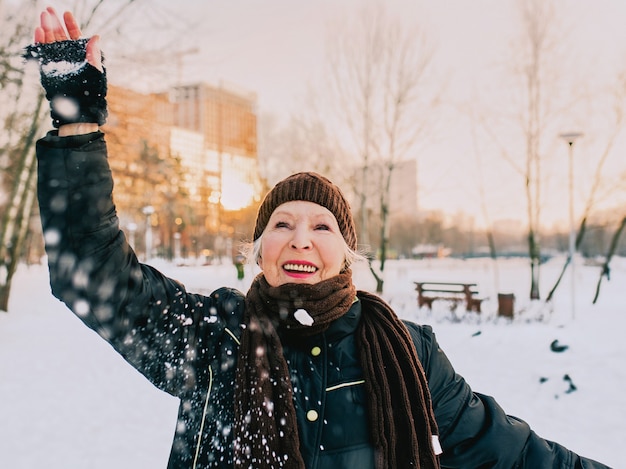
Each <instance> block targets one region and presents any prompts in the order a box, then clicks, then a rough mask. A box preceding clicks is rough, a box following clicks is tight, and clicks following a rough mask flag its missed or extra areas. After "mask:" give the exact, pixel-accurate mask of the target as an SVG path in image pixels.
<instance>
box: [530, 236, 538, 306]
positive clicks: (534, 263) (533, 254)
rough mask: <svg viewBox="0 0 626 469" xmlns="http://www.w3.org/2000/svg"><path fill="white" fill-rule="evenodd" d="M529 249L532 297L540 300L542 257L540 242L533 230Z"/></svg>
mask: <svg viewBox="0 0 626 469" xmlns="http://www.w3.org/2000/svg"><path fill="white" fill-rule="evenodd" d="M528 251H529V255H530V299H531V300H538V299H539V298H540V297H541V296H540V294H539V269H540V263H541V257H540V255H539V244H538V243H537V240H536V238H535V233H534V232H533V231H529V232H528Z"/></svg>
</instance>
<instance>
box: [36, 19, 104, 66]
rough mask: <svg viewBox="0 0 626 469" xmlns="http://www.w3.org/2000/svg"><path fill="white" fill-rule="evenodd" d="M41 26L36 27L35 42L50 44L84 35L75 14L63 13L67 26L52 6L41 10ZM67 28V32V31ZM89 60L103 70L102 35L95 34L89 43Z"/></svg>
mask: <svg viewBox="0 0 626 469" xmlns="http://www.w3.org/2000/svg"><path fill="white" fill-rule="evenodd" d="M40 21H41V22H40V26H38V27H37V28H35V42H36V43H39V44H48V43H50V42H55V41H67V40H68V39H79V38H80V37H81V35H82V32H81V31H80V26H78V23H77V22H76V18H74V15H73V14H72V13H71V12H69V11H66V12H65V13H64V14H63V21H64V22H65V27H63V24H61V20H60V19H59V16H58V15H57V12H56V11H55V10H54V8H52V7H48V8H46V9H45V10H44V11H42V12H41V18H40ZM66 29H67V32H66ZM86 58H87V62H89V63H90V64H91V65H92V66H94V67H95V68H97V69H98V70H100V71H102V70H103V69H102V54H101V52H100V36H98V35H95V36H93V37H92V38H91V39H90V40H89V42H88V43H87V56H86Z"/></svg>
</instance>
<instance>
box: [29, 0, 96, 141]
mask: <svg viewBox="0 0 626 469" xmlns="http://www.w3.org/2000/svg"><path fill="white" fill-rule="evenodd" d="M63 22H64V23H65V25H64V24H63V23H62V22H61V20H60V19H59V16H58V15H57V13H56V11H55V10H54V8H52V7H48V8H46V10H44V11H43V12H42V13H41V15H40V24H39V26H38V27H37V28H35V44H53V43H60V42H62V41H75V40H78V39H80V37H81V35H82V33H81V30H80V27H79V26H78V23H77V22H76V19H75V18H74V15H73V14H72V13H71V12H69V11H67V12H65V13H64V14H63ZM99 41H100V37H99V36H93V37H92V38H91V39H89V40H88V41H87V43H86V45H83V47H85V49H83V50H84V54H85V55H84V56H83V59H82V60H84V61H86V62H87V63H88V64H89V65H90V66H91V70H92V71H93V72H89V71H87V72H86V73H84V74H83V75H82V78H80V79H79V80H78V81H76V80H74V81H72V75H73V73H71V72H70V73H68V74H67V75H66V77H67V78H64V77H62V73H60V72H59V71H58V70H61V69H60V68H59V69H58V70H52V71H51V72H50V71H49V70H48V72H44V70H43V68H42V85H43V86H44V88H45V89H46V97H47V98H48V99H49V100H50V104H51V116H52V119H53V125H55V127H58V129H59V136H61V137H65V136H69V135H80V134H86V133H91V132H96V131H97V130H98V128H99V124H103V123H104V121H105V119H106V114H107V111H106V99H105V96H106V76H105V72H104V67H103V64H102V53H101V50H100V44H99ZM60 46H61V45H60ZM64 47H65V46H61V49H55V50H61V51H66V50H67V54H70V51H69V48H68V49H64ZM68 47H69V46H68ZM39 51H40V53H41V49H40V50H39ZM57 54H58V52H57ZM62 54H63V52H61V53H60V55H58V56H57V58H56V60H61V62H59V63H61V64H62V63H63V62H62V60H63V55H62ZM71 57H72V55H68V56H67V58H66V59H65V60H69V61H70V62H71V61H72V60H73V58H71ZM44 60H45V59H44ZM49 60H50V59H49ZM83 63H84V62H83ZM77 66H79V64H78V65H77ZM87 67H88V68H89V66H87ZM44 75H45V76H44ZM74 75H75V73H74ZM82 88H85V89H84V90H83V89H82ZM90 96H93V97H91V98H90ZM70 101H71V103H72V104H71V105H72V106H73V107H71V108H68V109H69V110H70V112H65V111H64V110H63V108H62V105H63V103H65V104H66V106H67V102H70Z"/></svg>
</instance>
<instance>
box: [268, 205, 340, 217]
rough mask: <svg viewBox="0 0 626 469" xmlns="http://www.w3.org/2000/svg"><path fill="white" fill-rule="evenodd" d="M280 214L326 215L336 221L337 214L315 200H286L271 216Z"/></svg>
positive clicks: (301, 215)
mask: <svg viewBox="0 0 626 469" xmlns="http://www.w3.org/2000/svg"><path fill="white" fill-rule="evenodd" d="M278 216H290V217H295V218H298V217H326V218H331V219H332V220H334V221H335V222H336V221H337V220H335V216H334V215H333V212H331V211H330V210H328V209H327V208H326V207H323V206H321V205H318V204H316V203H314V202H307V201H304V200H292V201H291V202H285V203H284V204H281V205H279V206H278V207H276V210H274V211H273V212H272V216H271V218H274V217H278Z"/></svg>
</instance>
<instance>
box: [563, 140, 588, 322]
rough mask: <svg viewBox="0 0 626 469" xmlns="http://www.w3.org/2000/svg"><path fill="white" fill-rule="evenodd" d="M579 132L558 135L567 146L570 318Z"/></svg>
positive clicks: (573, 284)
mask: <svg viewBox="0 0 626 469" xmlns="http://www.w3.org/2000/svg"><path fill="white" fill-rule="evenodd" d="M582 136H583V134H582V133H581V132H566V133H562V134H561V135H560V137H561V138H562V139H563V140H565V142H566V143H567V145H568V146H569V178H568V179H569V254H568V255H569V262H570V264H571V270H570V272H571V293H570V295H571V301H572V305H571V306H572V319H573V318H575V317H576V260H575V258H574V254H575V252H576V227H575V226H574V142H575V141H576V140H577V139H578V138H580V137H582Z"/></svg>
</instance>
